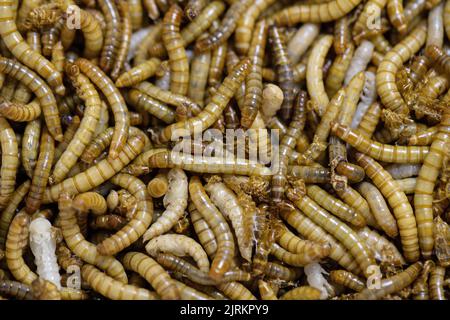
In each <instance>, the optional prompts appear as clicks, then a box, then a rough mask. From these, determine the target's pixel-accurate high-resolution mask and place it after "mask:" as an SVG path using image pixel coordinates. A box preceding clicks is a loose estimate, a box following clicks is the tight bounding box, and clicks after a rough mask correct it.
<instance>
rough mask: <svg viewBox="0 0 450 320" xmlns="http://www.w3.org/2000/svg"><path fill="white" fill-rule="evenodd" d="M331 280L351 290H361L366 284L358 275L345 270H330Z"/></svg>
mask: <svg viewBox="0 0 450 320" xmlns="http://www.w3.org/2000/svg"><path fill="white" fill-rule="evenodd" d="M330 279H331V281H333V282H335V283H337V284H340V285H343V286H344V287H347V288H350V289H352V290H353V291H356V292H361V291H362V290H364V288H365V287H366V284H365V283H364V281H363V280H361V279H360V278H359V277H358V276H356V275H354V274H353V273H351V272H348V271H346V270H332V271H331V272H330Z"/></svg>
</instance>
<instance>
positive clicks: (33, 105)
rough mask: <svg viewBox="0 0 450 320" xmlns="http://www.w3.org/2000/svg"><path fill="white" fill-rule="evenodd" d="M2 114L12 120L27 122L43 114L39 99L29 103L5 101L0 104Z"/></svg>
mask: <svg viewBox="0 0 450 320" xmlns="http://www.w3.org/2000/svg"><path fill="white" fill-rule="evenodd" d="M0 114H1V115H2V116H3V117H5V118H7V119H9V120H12V121H17V122H27V121H32V120H34V119H36V118H38V117H39V116H40V115H41V106H40V105H39V102H38V100H37V99H34V100H33V101H32V102H30V103H28V104H22V103H17V102H9V101H3V102H2V103H1V104H0Z"/></svg>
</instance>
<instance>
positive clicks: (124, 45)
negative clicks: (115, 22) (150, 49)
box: [111, 1, 132, 80]
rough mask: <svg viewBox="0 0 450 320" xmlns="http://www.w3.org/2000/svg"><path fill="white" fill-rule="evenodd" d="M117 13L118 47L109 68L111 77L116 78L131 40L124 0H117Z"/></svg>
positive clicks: (129, 18)
mask: <svg viewBox="0 0 450 320" xmlns="http://www.w3.org/2000/svg"><path fill="white" fill-rule="evenodd" d="M118 6H119V14H120V17H121V33H122V35H121V36H120V40H119V41H120V42H119V47H118V48H117V53H116V58H115V61H114V65H113V68H112V70H111V78H112V79H114V80H116V79H117V78H118V76H119V74H120V71H121V70H122V69H123V67H124V63H125V59H126V57H127V53H128V50H129V47H130V42H131V32H132V26H131V17H130V9H129V5H128V3H127V2H126V1H119V2H118Z"/></svg>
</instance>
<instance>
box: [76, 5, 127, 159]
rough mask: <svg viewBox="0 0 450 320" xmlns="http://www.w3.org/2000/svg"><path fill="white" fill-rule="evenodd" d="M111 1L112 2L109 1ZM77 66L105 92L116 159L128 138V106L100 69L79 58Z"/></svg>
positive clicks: (110, 153)
mask: <svg viewBox="0 0 450 320" xmlns="http://www.w3.org/2000/svg"><path fill="white" fill-rule="evenodd" d="M107 1H110V0H107ZM75 64H76V65H77V66H78V67H79V68H80V71H81V72H82V73H84V74H85V75H86V76H87V77H88V78H89V80H91V82H92V83H95V85H96V86H97V87H98V88H99V89H100V91H102V92H103V94H104V95H105V97H106V99H107V100H108V103H109V105H110V107H111V109H112V111H113V115H114V121H115V126H114V135H113V140H112V142H111V147H110V150H109V156H110V157H111V158H112V159H116V158H117V157H118V154H119V153H120V152H121V151H122V149H123V148H124V145H125V142H126V141H127V137H128V128H129V126H130V118H129V116H128V109H127V105H126V103H125V101H124V99H123V97H122V95H121V94H120V92H119V90H118V89H117V87H116V86H115V85H114V84H113V82H112V81H111V80H110V79H109V78H108V77H107V76H106V75H105V74H104V73H103V71H102V70H100V68H98V67H97V66H95V65H93V64H92V63H91V62H89V60H86V59H84V58H78V59H77V60H76V61H75Z"/></svg>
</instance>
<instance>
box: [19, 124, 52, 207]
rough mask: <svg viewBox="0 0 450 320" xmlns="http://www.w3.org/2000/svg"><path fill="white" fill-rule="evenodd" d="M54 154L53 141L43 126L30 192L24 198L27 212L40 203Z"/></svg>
mask: <svg viewBox="0 0 450 320" xmlns="http://www.w3.org/2000/svg"><path fill="white" fill-rule="evenodd" d="M54 155H55V142H54V140H53V138H52V136H51V135H50V134H49V133H48V131H47V129H46V128H44V130H42V133H41V141H40V144H39V157H38V160H37V163H36V167H35V169H34V173H33V178H32V181H31V188H30V192H29V193H28V196H27V198H26V200H25V202H26V207H25V208H26V211H27V213H28V214H32V213H34V212H35V211H36V210H38V209H39V207H40V205H41V202H42V197H43V194H44V191H45V188H46V186H47V183H48V177H49V176H50V169H51V166H52V163H53V157H54Z"/></svg>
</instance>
